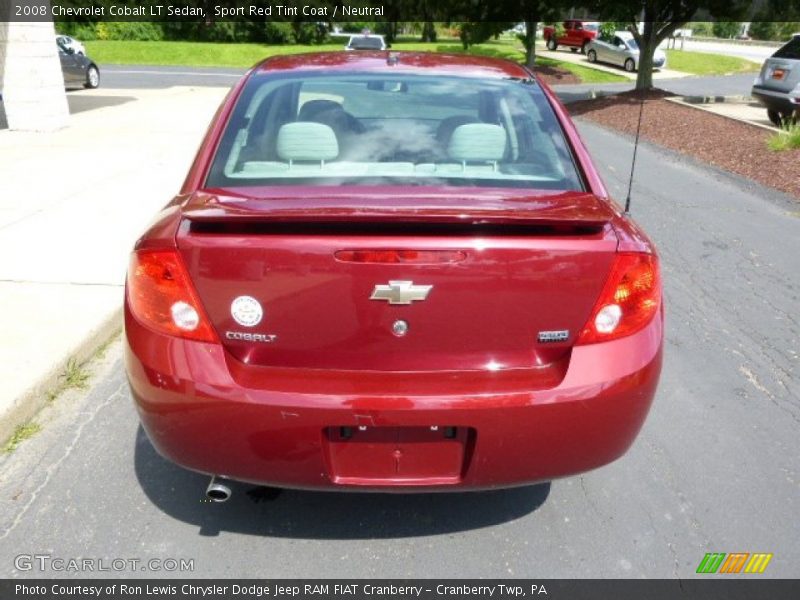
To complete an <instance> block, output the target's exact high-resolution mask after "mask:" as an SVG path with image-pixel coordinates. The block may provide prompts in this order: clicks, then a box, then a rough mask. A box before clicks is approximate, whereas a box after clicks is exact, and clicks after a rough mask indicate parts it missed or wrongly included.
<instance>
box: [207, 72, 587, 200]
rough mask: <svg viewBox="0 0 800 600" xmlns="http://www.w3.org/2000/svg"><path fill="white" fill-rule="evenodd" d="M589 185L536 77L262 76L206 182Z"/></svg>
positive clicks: (241, 104) (247, 94)
mask: <svg viewBox="0 0 800 600" xmlns="http://www.w3.org/2000/svg"><path fill="white" fill-rule="evenodd" d="M287 184H288V185H336V184H349V185H353V184H355V185H358V184H365V185H377V184H380V185H392V184H396V185H450V186H491V187H515V188H531V189H537V188H538V189H558V190H581V189H583V187H582V184H581V180H580V177H579V176H578V173H577V171H576V168H575V165H574V163H573V160H572V156H571V154H570V152H569V150H568V146H567V144H566V142H565V140H564V134H563V132H562V130H561V128H560V126H559V124H558V121H557V120H556V117H555V115H554V114H553V111H552V109H551V107H550V105H549V103H548V101H547V99H546V98H545V96H544V94H543V92H542V90H541V89H540V88H539V86H538V85H537V84H536V83H535V82H530V81H518V80H480V79H473V78H447V77H435V78H434V77H430V76H417V75H404V74H397V75H394V74H393V75H392V76H391V78H387V77H386V76H385V75H365V74H353V75H348V74H336V75H326V74H303V75H302V76H297V75H296V74H292V75H268V74H264V75H256V76H253V77H252V78H251V79H250V81H249V82H248V83H247V84H246V86H245V89H244V90H243V92H242V96H241V97H240V98H239V101H238V102H237V105H236V107H235V109H234V112H233V115H232V116H231V118H230V120H229V122H228V125H227V128H226V130H225V132H224V134H223V136H222V140H221V142H220V146H219V148H218V150H217V153H216V156H215V158H214V161H213V163H212V168H211V171H210V174H209V177H208V180H207V182H206V185H207V186H208V187H246V186H263V185H287Z"/></svg>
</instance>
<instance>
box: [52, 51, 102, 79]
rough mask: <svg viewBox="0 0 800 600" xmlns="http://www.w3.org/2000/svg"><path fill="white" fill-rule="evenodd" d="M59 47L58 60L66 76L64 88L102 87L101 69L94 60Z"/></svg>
mask: <svg viewBox="0 0 800 600" xmlns="http://www.w3.org/2000/svg"><path fill="white" fill-rule="evenodd" d="M56 46H58V58H59V60H60V61H61V72H62V73H63V74H64V87H66V88H72V87H87V88H92V89H94V88H97V87H99V86H100V69H99V68H98V66H97V65H96V64H95V63H94V61H93V60H92V59H90V58H89V57H88V56H86V55H84V54H77V53H76V52H75V51H74V50H72V49H71V48H67V47H65V46H62V45H61V44H60V43H58V42H56Z"/></svg>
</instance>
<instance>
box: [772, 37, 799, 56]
mask: <svg viewBox="0 0 800 600" xmlns="http://www.w3.org/2000/svg"><path fill="white" fill-rule="evenodd" d="M772 57H773V58H791V59H794V60H800V35H799V36H795V37H794V38H792V40H791V41H790V42H789V43H788V44H786V45H785V46H783V47H782V48H780V49H779V50H778V51H777V52H776V53H775V54H773V55H772Z"/></svg>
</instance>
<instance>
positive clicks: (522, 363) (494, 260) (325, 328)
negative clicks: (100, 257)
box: [125, 52, 663, 500]
mask: <svg viewBox="0 0 800 600" xmlns="http://www.w3.org/2000/svg"><path fill="white" fill-rule="evenodd" d="M125 330H126V340H127V352H126V364H127V372H128V377H129V380H130V384H131V389H132V392H133V396H134V398H135V402H136V405H137V407H138V410H139V414H140V416H141V420H142V423H143V426H144V429H145V431H146V432H147V434H148V436H149V437H150V439H151V440H152V442H153V444H154V446H155V447H156V449H157V450H158V451H159V452H160V453H161V454H162V455H163V456H165V457H167V458H168V459H170V460H172V461H174V462H176V463H178V464H180V465H182V466H184V467H187V468H189V469H193V470H196V471H200V472H203V473H207V474H209V475H212V476H216V477H218V478H231V479H235V480H242V481H247V482H253V483H258V484H264V485H274V486H279V487H292V488H306V489H351V490H352V489H363V490H381V491H429V490H476V489H488V488H495V487H506V486H514V485H522V484H528V483H535V482H540V481H546V480H550V479H552V478H556V477H562V476H567V475H571V474H575V473H580V472H582V471H586V470H588V469H592V468H594V467H598V466H600V465H603V464H606V463H608V462H610V461H612V460H614V459H616V458H617V457H619V456H621V455H622V454H623V453H624V452H625V451H626V450H627V448H628V447H629V446H630V445H631V443H632V442H633V440H634V438H635V436H636V435H637V433H638V431H639V429H640V428H641V426H642V423H643V421H644V419H645V417H646V415H647V412H648V410H649V407H650V404H651V402H652V399H653V396H654V393H655V390H656V385H657V382H658V379H659V373H660V369H661V353H662V340H663V308H662V292H661V281H660V275H659V263H658V258H657V255H656V253H655V250H654V248H653V245H652V244H651V242H650V241H649V240H648V238H647V237H646V235H645V234H644V233H643V232H642V231H641V230H640V229H639V227H638V226H637V225H635V224H634V223H633V222H632V221H631V220H630V219H629V218H628V217H627V216H626V215H625V214H623V213H622V212H621V211H620V210H619V209H618V208H617V206H616V205H615V204H614V203H612V201H611V200H610V199H609V197H608V193H607V191H606V189H605V187H604V186H603V183H602V181H601V180H600V178H599V176H598V174H597V172H596V170H595V168H594V167H593V165H592V162H591V160H590V158H589V155H588V153H587V151H586V149H585V147H584V145H583V143H582V142H581V140H580V138H579V136H578V134H577V132H576V130H575V128H574V126H573V124H572V122H571V121H570V119H569V117H568V115H567V114H566V112H565V110H564V108H563V107H562V106H561V105H560V103H559V102H558V101H557V100H556V99H555V97H554V96H553V94H552V93H551V92H550V90H549V89H548V88H547V87H546V86H544V85H543V84H541V83H540V82H539V81H537V79H536V78H535V77H534V76H533V75H532V74H531V73H530V72H529V71H527V70H526V69H525V68H524V67H522V66H519V65H517V64H513V63H510V62H505V61H499V60H494V59H487V58H479V57H469V56H450V55H442V54H424V53H419V54H417V53H387V52H367V53H344V52H341V53H320V54H309V55H297V56H282V57H275V58H272V59H269V60H267V61H265V62H263V63H262V64H260V65H258V66H256V67H255V68H253V69H252V70H251V71H250V72H249V73H247V74H246V75H245V77H244V78H243V79H242V80H241V82H239V84H237V85H236V86H235V87H234V89H233V90H232V91H231V93H230V94H229V96H228V97H227V99H226V100H225V101H224V102H223V104H222V106H221V107H220V109H219V111H218V113H217V115H216V116H215V118H214V121H213V123H212V124H211V126H210V128H209V130H208V133H207V135H206V137H205V140H204V141H203V143H202V146H201V148H200V150H199V152H198V154H197V157H196V159H195V162H194V164H193V166H192V168H191V170H190V172H189V174H188V177H187V178H186V180H185V183H184V185H183V189H182V190H181V193H180V194H179V195H178V196H177V197H176V198H175V199H174V200H172V202H170V203H169V204H168V205H167V206H166V207H165V208H164V209H163V211H162V212H161V213H160V215H159V216H158V218H157V219H156V221H155V222H154V224H153V225H152V226H151V227H150V229H149V230H148V231H147V232H146V233H145V234H144V235H143V236H142V237H141V239H140V240H139V241H138V242H137V244H136V246H135V249H134V251H133V254H132V256H131V263H130V269H129V272H128V279H127V286H126V296H125ZM227 494H228V491H227V488H226V487H225V486H224V485H220V486H219V487H215V486H211V487H210V495H211V497H212V498H215V499H220V500H224V499H226V498H227Z"/></svg>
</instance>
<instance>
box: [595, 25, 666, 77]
mask: <svg viewBox="0 0 800 600" xmlns="http://www.w3.org/2000/svg"><path fill="white" fill-rule="evenodd" d="M586 57H587V58H588V59H589V62H604V63H610V64H612V65H619V66H620V67H624V68H625V70H626V71H628V72H630V73H633V72H634V71H638V70H639V45H638V44H637V43H636V40H635V39H633V34H631V33H628V32H627V31H617V32H616V33H615V34H614V35H613V36H612V37H611V38H610V39H605V40H603V39H599V38H598V39H594V40H592V41H591V42H589V44H588V45H587V46H586ZM666 66H667V55H666V54H664V51H663V50H660V49H658V48H656V51H655V52H654V53H653V68H655V69H662V68H664V67H666Z"/></svg>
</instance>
